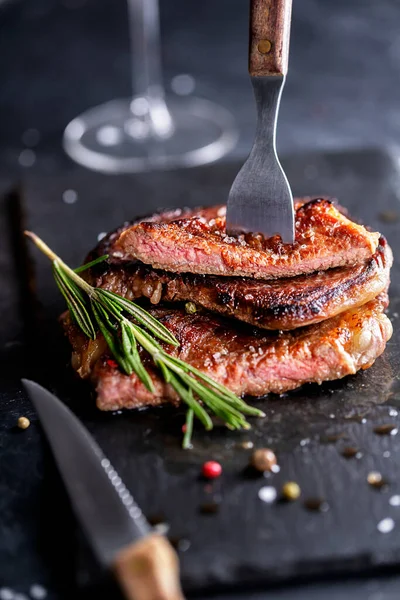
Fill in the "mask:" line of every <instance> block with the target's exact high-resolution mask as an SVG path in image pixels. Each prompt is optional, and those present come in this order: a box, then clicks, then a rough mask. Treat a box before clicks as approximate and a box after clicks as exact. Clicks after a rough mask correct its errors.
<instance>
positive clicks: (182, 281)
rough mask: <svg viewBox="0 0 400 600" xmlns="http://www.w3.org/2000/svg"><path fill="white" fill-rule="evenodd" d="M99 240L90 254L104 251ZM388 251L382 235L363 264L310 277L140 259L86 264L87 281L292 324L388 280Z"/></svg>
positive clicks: (347, 304)
mask: <svg viewBox="0 0 400 600" xmlns="http://www.w3.org/2000/svg"><path fill="white" fill-rule="evenodd" d="M106 250H107V248H105V247H104V245H102V247H101V248H98V249H97V250H95V251H94V252H93V253H92V255H91V258H94V257H95V256H96V255H98V256H99V255H101V254H104V252H105V251H106ZM392 260H393V257H392V252H391V250H390V247H389V245H388V243H387V242H386V240H385V238H384V237H381V238H380V241H379V246H378V248H377V250H376V252H375V254H374V255H373V256H372V258H369V259H368V261H367V263H366V264H357V265H355V266H350V267H338V268H336V269H329V270H327V271H323V272H319V273H315V274H314V275H313V276H312V277H310V276H309V275H301V276H298V277H294V278H282V279H278V280H269V281H263V280H260V279H250V278H244V277H221V276H218V275H196V274H192V273H171V272H168V271H159V270H156V269H153V268H152V267H151V266H149V265H145V264H143V263H141V262H139V261H136V262H134V263H124V262H121V261H120V262H119V263H118V262H115V261H114V262H112V263H109V264H107V263H102V264H100V265H97V266H96V267H94V268H93V269H91V271H90V273H89V280H90V283H92V285H95V286H97V287H101V288H105V289H108V290H111V291H112V292H115V293H116V294H119V295H121V296H124V297H125V298H128V299H130V300H135V299H138V298H141V297H147V298H149V299H150V302H151V303H152V304H158V303H159V302H160V301H161V302H181V301H191V302H194V303H196V305H198V306H201V307H203V308H206V309H208V310H211V311H213V312H216V313H219V314H222V315H225V316H227V317H232V318H235V319H239V320H241V321H245V322H247V323H250V324H252V325H256V326H257V327H262V328H265V329H283V330H290V329H296V328H297V327H301V326H304V325H310V324H312V323H319V322H320V321H323V320H324V319H327V318H330V317H333V316H335V315H337V314H339V313H341V312H344V311H345V310H347V309H349V308H354V307H357V306H361V305H362V304H365V303H366V302H368V301H369V300H372V299H373V298H375V297H376V296H377V295H378V294H379V293H380V292H382V291H384V290H386V289H387V288H388V286H389V277H390V267H391V265H392Z"/></svg>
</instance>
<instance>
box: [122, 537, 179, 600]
mask: <svg viewBox="0 0 400 600" xmlns="http://www.w3.org/2000/svg"><path fill="white" fill-rule="evenodd" d="M114 573H115V575H116V577H117V580H118V582H119V584H120V586H121V589H122V590H123V591H124V595H125V598H127V600H185V599H184V596H183V594H182V591H181V586H180V582H179V561H178V557H177V555H176V553H175V550H174V549H173V548H172V546H171V544H170V543H169V542H168V540H167V539H166V538H164V537H163V536H161V535H157V534H153V535H150V536H147V537H145V538H143V539H142V540H140V541H139V542H136V543H134V544H132V545H131V546H128V547H127V548H124V549H122V550H121V551H120V552H119V553H118V554H117V557H116V559H115V561H114Z"/></svg>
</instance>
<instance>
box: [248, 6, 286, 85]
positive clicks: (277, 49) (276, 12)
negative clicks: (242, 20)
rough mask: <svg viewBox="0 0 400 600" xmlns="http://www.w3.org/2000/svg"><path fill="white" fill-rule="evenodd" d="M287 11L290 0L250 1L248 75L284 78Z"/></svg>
mask: <svg viewBox="0 0 400 600" xmlns="http://www.w3.org/2000/svg"><path fill="white" fill-rule="evenodd" d="M291 12H292V0H250V49H249V73H250V75H253V76H261V77H262V76H265V75H286V73H287V68H288V59H289V37H290V18H291Z"/></svg>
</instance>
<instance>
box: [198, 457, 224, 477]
mask: <svg viewBox="0 0 400 600" xmlns="http://www.w3.org/2000/svg"><path fill="white" fill-rule="evenodd" d="M201 472H202V474H203V477H206V479H216V478H217V477H219V476H220V475H221V473H222V467H221V465H220V464H219V462H216V461H215V460H209V461H207V462H205V463H204V465H203V468H202V471H201Z"/></svg>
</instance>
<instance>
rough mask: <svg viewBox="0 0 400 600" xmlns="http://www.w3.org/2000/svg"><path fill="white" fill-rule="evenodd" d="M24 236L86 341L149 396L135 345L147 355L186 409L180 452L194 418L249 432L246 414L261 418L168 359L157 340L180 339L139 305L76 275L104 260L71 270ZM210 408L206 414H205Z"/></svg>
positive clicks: (197, 373)
mask: <svg viewBox="0 0 400 600" xmlns="http://www.w3.org/2000/svg"><path fill="white" fill-rule="evenodd" d="M25 234H26V235H27V236H28V237H29V238H30V239H31V240H32V241H33V242H34V243H35V245H36V246H37V247H38V248H39V249H40V250H41V251H42V252H43V253H44V254H45V255H46V256H47V257H48V258H49V259H50V260H51V261H52V264H53V275H54V279H55V282H56V284H57V286H58V288H59V289H60V291H61V293H62V295H63V296H64V298H65V301H66V303H67V306H68V309H69V311H70V314H71V318H72V319H73V320H74V321H75V323H76V325H77V326H78V327H79V328H80V329H81V331H82V332H83V333H84V334H85V335H86V336H87V337H89V338H91V339H95V338H96V335H97V332H98V331H100V332H101V334H102V335H103V337H104V339H105V340H106V342H107V344H108V347H109V349H110V350H111V352H112V354H113V355H114V357H115V359H116V361H117V363H118V365H119V366H120V368H121V369H122V371H124V372H125V373H126V374H127V375H130V374H131V373H135V374H136V375H137V377H138V378H139V379H140V381H141V382H142V383H143V384H144V385H145V386H146V388H147V389H148V390H149V391H150V392H153V391H154V385H153V382H152V380H151V377H150V375H149V374H148V372H147V370H146V368H145V367H144V365H143V363H142V360H141V357H140V354H139V351H138V345H139V346H141V347H142V348H143V349H144V350H146V351H147V352H148V354H149V355H150V356H151V358H152V360H153V362H154V364H155V366H156V367H158V368H159V370H160V372H161V374H162V376H163V378H164V381H165V382H166V383H168V384H170V385H171V386H172V388H173V389H174V390H175V391H176V393H177V394H178V396H179V397H180V398H181V400H182V401H183V402H185V403H186V404H187V406H188V411H187V417H186V431H185V435H184V439H183V447H184V448H189V447H190V446H191V436H192V431H193V419H194V416H196V417H197V418H198V419H199V420H200V421H201V422H202V423H203V425H204V427H205V428H206V429H207V430H210V429H212V427H213V422H212V420H211V418H210V415H209V413H208V411H210V412H211V413H213V414H214V415H216V416H217V417H219V418H220V419H221V420H222V421H223V422H224V423H225V425H226V426H227V427H229V428H230V429H249V428H250V425H249V423H248V422H247V420H246V417H245V415H253V416H264V413H263V412H262V411H260V410H258V409H257V408H253V407H251V406H249V405H248V404H246V402H244V401H243V400H241V399H240V398H238V397H237V396H236V395H235V394H233V393H232V392H231V391H229V390H228V389H227V388H226V387H225V386H223V385H221V384H219V383H217V382H216V381H214V380H213V379H211V378H210V377H208V376H207V375H205V374H204V373H202V372H201V371H198V370H197V369H196V368H194V367H192V366H191V365H190V364H188V363H186V362H184V361H183V360H181V359H179V358H177V357H174V356H172V355H170V354H169V353H168V352H166V351H165V349H164V348H163V346H161V344H160V343H159V341H162V342H165V343H167V344H169V345H171V346H175V347H176V346H179V342H178V340H177V339H176V338H175V336H174V335H172V333H171V332H170V331H169V330H168V329H167V328H166V327H165V326H164V325H163V324H162V323H160V321H158V320H157V319H155V318H154V317H152V316H151V314H150V313H148V312H147V311H146V310H144V309H143V308H141V307H140V306H139V305H137V304H135V303H134V302H131V301H130V300H127V299H126V298H123V297H122V296H119V295H118V294H115V293H114V292H110V291H108V290H104V289H102V288H97V287H93V286H92V285H90V284H89V283H88V282H87V281H85V280H84V279H82V277H80V275H79V273H80V272H81V271H83V270H85V269H88V268H90V267H92V266H93V265H95V264H97V263H99V262H101V261H102V260H105V259H106V258H107V255H104V256H102V257H100V258H97V259H95V260H94V261H91V262H90V263H87V264H86V265H83V266H82V267H78V269H75V270H73V269H71V268H70V267H69V266H68V265H67V264H65V263H64V262H63V261H62V260H61V258H59V257H58V256H57V255H56V254H55V253H54V252H53V251H52V250H51V249H50V248H49V247H48V246H47V245H46V244H45V243H44V242H43V241H42V240H41V239H40V238H39V237H38V236H37V235H35V234H34V233H32V232H30V231H26V232H25ZM206 409H208V410H206Z"/></svg>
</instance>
